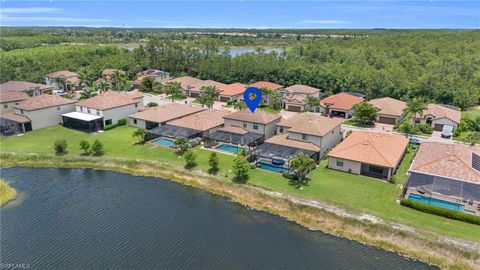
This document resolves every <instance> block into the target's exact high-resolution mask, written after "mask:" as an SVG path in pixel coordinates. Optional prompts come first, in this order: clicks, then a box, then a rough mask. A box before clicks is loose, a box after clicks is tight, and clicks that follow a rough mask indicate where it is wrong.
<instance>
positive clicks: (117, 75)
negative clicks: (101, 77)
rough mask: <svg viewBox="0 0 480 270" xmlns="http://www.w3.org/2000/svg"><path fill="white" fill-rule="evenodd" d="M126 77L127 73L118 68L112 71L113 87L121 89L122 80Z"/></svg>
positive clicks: (117, 89)
mask: <svg viewBox="0 0 480 270" xmlns="http://www.w3.org/2000/svg"><path fill="white" fill-rule="evenodd" d="M125 79H126V75H125V73H123V72H122V71H120V70H118V69H116V70H115V71H114V72H113V73H112V77H111V81H112V88H113V89H114V90H116V91H121V88H122V82H123V81H124V80H125Z"/></svg>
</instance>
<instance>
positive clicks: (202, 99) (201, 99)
mask: <svg viewBox="0 0 480 270" xmlns="http://www.w3.org/2000/svg"><path fill="white" fill-rule="evenodd" d="M195 100H196V101H197V102H198V103H200V104H202V108H203V107H205V105H206V104H207V102H208V100H207V97H206V96H202V95H200V96H198V97H197V98H196V99H195Z"/></svg>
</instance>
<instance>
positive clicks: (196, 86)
mask: <svg viewBox="0 0 480 270" xmlns="http://www.w3.org/2000/svg"><path fill="white" fill-rule="evenodd" d="M225 85H226V84H224V83H221V82H216V81H212V80H206V81H201V82H199V83H196V84H194V85H192V86H191V87H190V91H195V92H200V91H201V90H202V87H204V86H215V88H216V89H217V91H220V88H221V87H223V86H225Z"/></svg>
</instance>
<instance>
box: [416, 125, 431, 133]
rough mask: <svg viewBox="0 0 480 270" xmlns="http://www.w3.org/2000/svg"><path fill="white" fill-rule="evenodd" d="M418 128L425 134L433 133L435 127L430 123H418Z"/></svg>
mask: <svg viewBox="0 0 480 270" xmlns="http://www.w3.org/2000/svg"><path fill="white" fill-rule="evenodd" d="M416 129H417V130H418V131H419V132H421V133H425V134H432V133H433V128H432V127H431V126H430V125H427V124H419V125H416Z"/></svg>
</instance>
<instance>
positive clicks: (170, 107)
mask: <svg viewBox="0 0 480 270" xmlns="http://www.w3.org/2000/svg"><path fill="white" fill-rule="evenodd" d="M204 110H205V108H202V106H190V105H184V104H178V103H170V104H166V105H163V106H158V107H153V108H149V109H146V110H144V111H140V112H137V113H134V114H131V115H129V116H128V119H127V123H128V124H129V125H131V126H134V127H138V128H144V129H153V128H156V127H159V126H163V125H165V124H166V123H167V122H169V121H172V120H175V119H179V118H182V117H185V116H188V115H192V114H195V113H198V112H201V111H204Z"/></svg>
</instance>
